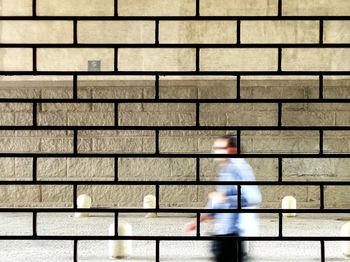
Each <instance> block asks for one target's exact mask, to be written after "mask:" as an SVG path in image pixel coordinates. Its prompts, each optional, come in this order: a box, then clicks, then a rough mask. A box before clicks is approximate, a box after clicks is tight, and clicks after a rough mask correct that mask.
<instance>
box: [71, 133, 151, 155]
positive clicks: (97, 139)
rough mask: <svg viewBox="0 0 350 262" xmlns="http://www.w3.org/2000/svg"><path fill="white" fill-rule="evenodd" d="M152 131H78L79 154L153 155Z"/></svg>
mask: <svg viewBox="0 0 350 262" xmlns="http://www.w3.org/2000/svg"><path fill="white" fill-rule="evenodd" d="M154 139H155V133H154V132H153V131H79V132H78V151H79V152H80V153H88V152H89V153H112V152H114V153H154V152H155V141H154Z"/></svg>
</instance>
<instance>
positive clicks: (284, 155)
mask: <svg viewBox="0 0 350 262" xmlns="http://www.w3.org/2000/svg"><path fill="white" fill-rule="evenodd" d="M1 157H2V158H9V157H21V158H23V157H38V158H53V157H54V158H69V157H80V158H114V157H118V158H217V157H225V158H227V154H215V155H214V154H209V153H208V154H195V153H193V154H190V153H183V154H182V153H159V154H155V153H125V154H124V153H90V154H87V153H77V154H75V153H0V158H1ZM279 157H282V158H350V152H349V153H334V154H318V153H312V154H311V153H310V154H305V153H295V154H287V153H280V154H277V153H275V154H272V153H271V154H266V153H261V154H257V153H254V154H236V155H230V157H229V158H279Z"/></svg>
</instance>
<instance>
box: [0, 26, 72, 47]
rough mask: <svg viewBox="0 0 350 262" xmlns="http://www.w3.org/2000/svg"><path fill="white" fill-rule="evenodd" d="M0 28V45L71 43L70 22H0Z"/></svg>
mask: <svg viewBox="0 0 350 262" xmlns="http://www.w3.org/2000/svg"><path fill="white" fill-rule="evenodd" d="M0 28H1V31H2V32H1V35H0V41H1V43H9V44H29V43H30V44H44V43H49V44H52V43H53V44H56V43H57V44H69V43H73V23H72V22H70V21H1V22H0Z"/></svg>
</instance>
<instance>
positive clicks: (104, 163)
mask: <svg viewBox="0 0 350 262" xmlns="http://www.w3.org/2000/svg"><path fill="white" fill-rule="evenodd" d="M114 168H115V167H114V159H109V158H68V159H67V175H68V178H69V179H79V180H100V179H105V180H111V179H114Z"/></svg>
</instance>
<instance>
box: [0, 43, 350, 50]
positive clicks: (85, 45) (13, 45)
mask: <svg viewBox="0 0 350 262" xmlns="http://www.w3.org/2000/svg"><path fill="white" fill-rule="evenodd" d="M31 47H35V48H115V47H118V48H198V47H199V48H276V49H277V48H278V47H280V48H349V47H350V44H348V43H339V44H333V43H329V44H319V43H315V44H303V43H301V44H297V43H296V44H283V43H281V44H278V43H275V44H265V43H263V44H258V43H256V44H244V43H239V44H209V43H206V44H177V43H172V44H163V43H159V44H156V43H154V44H139V43H137V44H118V43H115V44H110V43H106V44H100V43H79V44H76V43H72V44H57V43H53V44H44V43H42V44H34V43H25V44H23V43H21V44H17V43H0V48H31Z"/></svg>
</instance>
